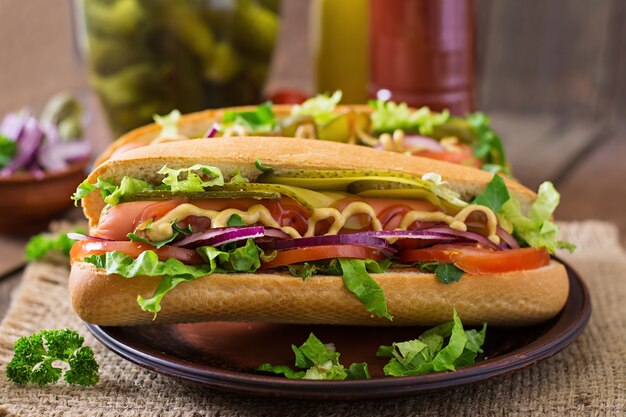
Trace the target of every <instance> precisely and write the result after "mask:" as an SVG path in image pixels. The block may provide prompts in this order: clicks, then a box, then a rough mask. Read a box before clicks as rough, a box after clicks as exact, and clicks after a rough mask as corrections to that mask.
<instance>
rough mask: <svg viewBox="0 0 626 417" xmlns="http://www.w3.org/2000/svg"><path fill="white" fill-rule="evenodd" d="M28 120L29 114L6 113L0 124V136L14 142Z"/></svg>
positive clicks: (22, 112) (23, 111)
mask: <svg viewBox="0 0 626 417" xmlns="http://www.w3.org/2000/svg"><path fill="white" fill-rule="evenodd" d="M29 118H30V112H29V111H26V110H22V111H21V112H19V113H8V114H7V115H6V116H4V119H2V124H0V134H1V135H2V136H5V137H7V138H9V139H12V140H14V141H16V140H17V138H19V137H20V135H21V134H22V131H23V130H24V126H26V122H27V121H28V119H29Z"/></svg>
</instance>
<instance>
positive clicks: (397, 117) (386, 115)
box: [369, 100, 450, 136]
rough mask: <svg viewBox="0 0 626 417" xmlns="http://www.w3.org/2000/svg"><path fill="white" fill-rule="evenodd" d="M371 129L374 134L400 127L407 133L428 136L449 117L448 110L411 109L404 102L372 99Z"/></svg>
mask: <svg viewBox="0 0 626 417" xmlns="http://www.w3.org/2000/svg"><path fill="white" fill-rule="evenodd" d="M369 104H370V106H372V107H373V108H374V111H373V112H372V116H371V117H372V130H373V131H374V133H375V134H380V133H385V132H388V133H390V132H393V131H394V130H396V129H401V130H403V131H405V132H407V133H419V134H420V135H425V136H430V135H432V134H433V132H434V128H435V127H436V126H439V125H442V124H444V123H445V122H446V121H448V119H449V118H450V112H449V111H448V110H444V111H443V112H441V113H437V112H432V111H431V110H430V109H429V108H428V107H421V108H419V109H417V110H415V111H411V109H409V106H407V104H406V103H400V104H397V103H395V102H393V101H384V100H372V101H370V102H369Z"/></svg>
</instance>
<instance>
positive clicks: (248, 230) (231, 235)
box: [173, 226, 264, 247]
mask: <svg viewBox="0 0 626 417" xmlns="http://www.w3.org/2000/svg"><path fill="white" fill-rule="evenodd" d="M263 235H264V228H263V226H248V227H217V228H215V229H210V230H208V231H206V232H202V233H194V234H192V235H190V236H187V237H186V238H184V239H183V240H181V241H180V242H176V243H174V244H173V246H180V247H187V246H190V245H192V244H193V246H194V247H197V246H218V245H224V244H226V243H231V242H236V241H238V240H243V239H249V238H252V239H254V238H257V237H262V236H263Z"/></svg>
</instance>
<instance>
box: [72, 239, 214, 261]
mask: <svg viewBox="0 0 626 417" xmlns="http://www.w3.org/2000/svg"><path fill="white" fill-rule="evenodd" d="M147 250H151V251H154V252H155V253H156V254H157V255H158V256H159V259H161V260H166V259H168V258H174V259H178V260H179V261H181V262H183V263H186V264H202V263H205V262H204V260H203V259H202V257H201V256H200V255H198V254H197V253H196V251H194V250H192V249H185V248H179V247H176V246H168V245H166V246H163V247H161V248H159V249H157V248H155V247H154V246H152V245H148V244H146V243H141V242H123V241H101V240H80V241H78V242H76V243H74V245H73V246H72V250H71V251H70V259H71V261H72V262H82V261H83V260H84V259H85V258H86V257H87V256H90V255H102V254H104V253H106V252H114V251H118V252H123V253H125V254H126V255H128V256H131V257H133V258H136V257H138V256H139V255H141V254H142V253H143V252H145V251H147Z"/></svg>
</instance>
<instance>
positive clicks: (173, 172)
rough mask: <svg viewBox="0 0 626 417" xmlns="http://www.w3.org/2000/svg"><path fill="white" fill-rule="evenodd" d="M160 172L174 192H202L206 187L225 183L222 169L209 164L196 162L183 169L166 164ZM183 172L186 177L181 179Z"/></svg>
mask: <svg viewBox="0 0 626 417" xmlns="http://www.w3.org/2000/svg"><path fill="white" fill-rule="evenodd" d="M197 172H199V173H200V175H198V174H197ZM158 173H159V174H164V175H165V178H163V184H165V185H168V186H169V187H170V190H171V191H173V192H202V191H204V189H205V188H206V187H213V186H222V185H224V175H222V171H221V170H220V169H219V168H215V167H212V166H208V165H201V164H196V165H193V166H190V167H189V168H181V169H171V168H168V167H167V165H165V166H163V168H161V169H160V170H159V172H158ZM181 174H183V176H184V177H185V179H179V177H180V176H181Z"/></svg>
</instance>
